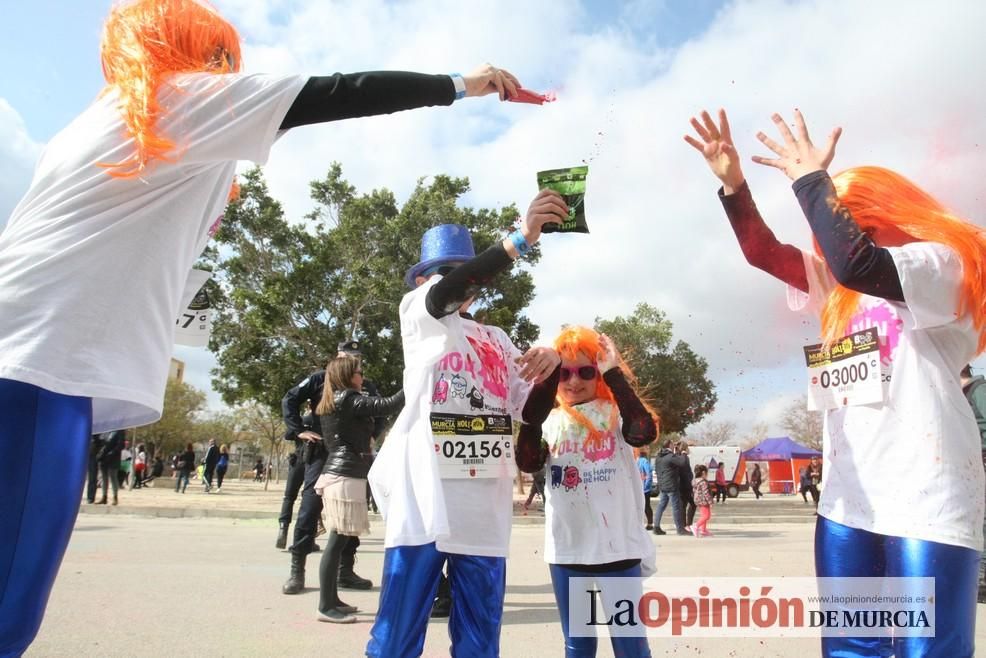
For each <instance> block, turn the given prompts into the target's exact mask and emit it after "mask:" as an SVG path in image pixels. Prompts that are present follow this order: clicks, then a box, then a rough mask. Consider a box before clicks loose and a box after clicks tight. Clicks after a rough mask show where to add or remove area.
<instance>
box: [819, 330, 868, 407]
mask: <svg viewBox="0 0 986 658" xmlns="http://www.w3.org/2000/svg"><path fill="white" fill-rule="evenodd" d="M804 351H805V363H806V364H807V366H808V409H809V410H811V411H822V410H826V409H838V408H839V407H846V406H853V405H863V404H875V403H880V402H883V384H882V383H881V378H880V337H879V335H878V334H877V330H876V328H875V327H872V328H870V329H864V330H863V331H858V332H856V333H854V334H850V335H849V336H845V337H844V338H841V339H839V340H838V341H837V342H836V343H835V344H834V345H832V346H831V347H830V348H829V349H824V348H823V346H822V345H821V344H818V345H809V346H807V347H805V348H804Z"/></svg>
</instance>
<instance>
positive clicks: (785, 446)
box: [743, 436, 822, 462]
mask: <svg viewBox="0 0 986 658" xmlns="http://www.w3.org/2000/svg"><path fill="white" fill-rule="evenodd" d="M821 456H822V453H821V452H819V451H818V450H815V449H813V448H809V447H807V446H803V445H801V444H800V443H797V442H796V441H792V440H791V437H788V436H779V437H776V438H773V439H764V440H763V441H761V442H760V443H758V444H757V445H755V446H753V447H752V448H750V449H749V450H746V451H745V452H743V457H744V458H745V459H746V460H747V461H754V462H778V461H784V462H786V461H790V460H792V459H807V458H809V457H821Z"/></svg>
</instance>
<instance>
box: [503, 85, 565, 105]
mask: <svg viewBox="0 0 986 658" xmlns="http://www.w3.org/2000/svg"><path fill="white" fill-rule="evenodd" d="M507 100H508V101H510V102H511V103H532V104H534V105H544V104H545V103H552V102H554V101H556V100H558V99H557V97H556V96H555V94H554V92H550V91H549V92H548V93H546V94H539V93H537V92H536V91H531V90H530V89H524V88H523V87H518V88H517V93H516V94H515V95H513V96H508V97H507Z"/></svg>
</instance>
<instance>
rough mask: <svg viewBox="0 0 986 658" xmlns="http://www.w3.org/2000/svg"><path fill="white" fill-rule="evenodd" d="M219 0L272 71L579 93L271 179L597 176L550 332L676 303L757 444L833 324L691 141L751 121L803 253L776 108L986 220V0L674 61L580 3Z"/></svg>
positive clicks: (829, 0) (494, 201) (555, 275)
mask: <svg viewBox="0 0 986 658" xmlns="http://www.w3.org/2000/svg"><path fill="white" fill-rule="evenodd" d="M216 2H217V5H218V6H219V7H220V9H221V10H223V11H224V13H225V14H226V15H227V16H228V17H229V18H231V19H232V20H233V21H234V22H235V23H236V24H237V25H239V26H240V27H241V29H242V31H243V33H244V35H245V37H246V41H247V47H246V49H245V61H246V64H247V67H248V68H249V69H250V70H259V71H269V72H290V71H302V72H305V73H309V74H329V73H333V72H335V71H357V70H367V69H381V68H393V69H407V70H423V71H433V72H443V71H455V70H458V71H464V70H468V69H469V68H471V67H472V66H474V65H477V64H479V63H481V62H486V61H489V62H492V63H494V64H496V65H498V66H503V67H506V68H509V69H510V70H512V71H513V72H514V73H516V74H517V75H518V76H519V77H520V78H521V80H523V81H524V82H525V84H527V85H528V86H530V87H532V88H535V89H539V90H547V89H553V90H556V91H557V92H558V95H559V101H558V102H557V103H554V104H552V105H546V106H544V107H534V106H527V105H515V104H512V103H504V104H498V103H496V101H495V100H494V99H491V98H485V99H469V100H467V101H464V102H462V103H456V104H455V105H454V106H453V107H452V108H435V109H431V110H419V111H415V112H405V113H401V114H397V115H394V116H389V117H379V118H373V119H363V120H358V121H346V122H340V123H337V124H330V125H324V126H314V127H308V128H302V129H298V130H294V131H291V132H290V133H289V134H288V135H286V136H285V137H284V138H283V139H282V140H281V141H280V142H279V143H278V144H277V146H275V148H274V151H273V153H272V157H271V159H270V162H269V164H268V166H267V167H266V170H265V171H266V175H267V177H268V182H269V184H270V188H271V191H272V193H273V194H274V195H275V196H276V197H277V198H279V199H281V200H282V201H283V203H284V207H285V209H286V211H287V212H288V214H289V216H291V217H294V218H298V219H300V218H301V217H302V215H303V214H304V213H305V212H306V211H307V210H308V209H309V207H310V203H309V201H308V182H309V181H310V180H312V179H315V178H318V177H320V176H322V175H323V174H324V173H325V171H326V170H327V167H328V165H329V163H330V162H331V161H333V160H338V161H340V162H341V163H342V164H343V167H344V172H345V175H346V176H347V178H348V179H349V180H350V181H351V182H352V183H353V184H355V185H356V186H357V188H358V189H359V190H361V191H368V190H369V189H371V188H373V187H388V188H390V189H392V190H393V191H394V192H395V193H396V194H397V195H398V198H399V199H403V198H406V196H407V194H408V193H409V192H410V191H411V189H412V188H413V186H414V183H415V181H416V179H417V178H418V177H419V176H424V175H431V174H435V173H448V174H451V175H455V176H468V177H469V178H470V180H471V182H472V185H473V190H472V192H471V193H470V194H469V195H468V198H467V199H466V202H467V203H469V204H471V205H476V206H503V205H506V204H509V203H516V204H517V205H518V207H520V208H525V207H526V205H527V203H528V201H529V199H530V198H531V197H532V196H533V195H534V193H535V192H536V189H535V182H534V174H535V172H536V171H537V170H539V169H542V168H552V167H560V166H569V165H574V164H578V163H580V162H582V161H583V160H585V161H587V162H588V163H589V166H590V174H589V183H588V185H589V198H588V199H587V201H586V205H587V208H588V220H589V225H590V229H591V230H592V231H593V232H592V234H591V235H590V236H557V235H555V236H547V237H546V238H545V241H544V249H543V253H544V257H543V259H542V262H541V263H540V264H539V265H538V266H537V267H536V268H535V270H534V275H535V278H536V281H537V286H538V297H537V299H536V300H535V302H534V304H533V305H532V307H531V309H530V315H531V317H532V319H533V320H534V321H535V322H537V323H538V324H540V326H541V327H542V329H543V336H542V338H543V339H545V340H547V339H550V338H551V337H552V335H553V333H554V332H555V331H556V330H557V328H558V326H559V325H560V324H561V323H563V322H582V323H590V322H592V320H593V319H594V318H595V317H596V316H607V317H609V316H613V315H616V314H627V313H630V312H631V311H632V309H633V306H634V305H635V304H636V303H637V302H639V301H647V302H649V303H652V304H654V305H656V306H658V307H659V308H662V309H663V310H665V311H666V312H667V313H668V317H669V318H670V319H671V320H672V321H673V322H674V324H675V333H676V337H677V338H681V339H684V340H686V341H688V342H689V343H690V344H691V345H692V347H693V348H695V349H696V351H698V352H699V353H700V354H702V355H704V356H705V357H706V358H707V359H708V360H709V363H710V374H711V375H712V377H713V378H714V380H715V381H716V383H717V385H718V387H719V398H720V405H719V409H718V410H717V413H716V416H715V417H716V418H718V419H723V420H725V419H734V420H736V421H737V422H738V423H739V426H740V431H741V432H742V431H745V430H746V429H747V428H748V426H750V425H752V424H753V422H755V421H756V420H767V421H768V422H770V423H772V424H773V426H772V428H771V430H772V432H774V433H777V432H778V431H779V426H777V425H776V422H777V412H776V409H777V408H778V405H779V404H780V403H779V402H777V401H778V400H789V399H792V398H793V397H796V396H797V395H798V394H799V393H800V390H801V384H800V379H799V373H800V370H799V365H798V364H799V360H800V354H801V346H802V345H804V344H806V343H808V342H811V341H813V340H814V339H815V337H816V335H817V333H816V332H817V322H816V321H815V320H814V319H812V318H804V317H800V316H796V315H794V314H791V313H789V312H788V311H787V308H786V305H785V302H784V288H783V286H782V285H781V284H779V283H778V282H776V281H773V280H771V279H770V278H769V277H768V276H766V275H764V274H762V273H761V272H758V271H755V270H753V269H752V268H750V267H749V266H747V265H746V263H745V262H744V260H743V258H742V256H741V255H740V253H739V250H738V248H737V246H736V244H735V240H734V238H733V236H732V233H731V231H730V229H729V226H728V223H727V221H726V219H725V217H724V216H723V213H722V210H721V207H720V204H719V202H718V200H717V199H716V196H715V190H716V187H717V185H716V181H715V180H714V179H713V177H712V176H711V174H709V172H708V171H707V170H706V167H705V165H704V163H703V162H702V161H701V159H700V158H699V157H698V156H697V154H696V153H694V152H693V151H692V150H691V148H690V147H688V146H687V145H686V144H685V143H684V142H683V141H682V139H681V136H682V135H683V134H684V133H686V132H688V130H689V127H688V118H689V117H690V116H691V115H692V114H694V113H696V112H697V111H699V110H701V109H702V108H709V109H713V110H714V109H716V108H717V107H719V106H723V107H726V108H727V109H728V110H729V112H730V118H731V121H732V125H733V131H734V135H735V137H736V138H737V146H738V148H739V150H740V152H741V154H742V155H743V156H744V158H746V160H745V162H746V163H747V164H745V169H746V173H747V175H748V178H749V181H750V184H751V187H752V189H753V190H754V194H755V196H756V198H757V201H758V205H759V206H760V209H761V211H762V212H763V214H764V216H765V218H766V219H767V221H768V223H769V224H770V226H771V227H772V228H773V229H774V231H775V232H776V233H777V235H778V237H779V238H780V239H782V240H785V241H789V242H792V243H794V244H797V245H800V246H807V245H808V244H809V234H808V231H807V228H806V226H805V222H804V219H803V216H802V214H801V211H800V209H799V208H798V205H797V203H796V202H795V199H794V197H793V195H792V193H791V191H790V186H789V182H788V181H787V180H786V179H784V178H783V176H782V175H780V174H779V173H778V172H776V171H774V170H767V169H765V168H763V167H759V166H757V165H754V164H752V163H750V162H749V156H751V155H753V154H764V153H765V149H764V148H763V147H762V146H761V145H760V144H759V142H757V141H756V139H755V138H754V134H755V132H756V131H757V130H764V131H767V132H770V130H771V128H772V126H771V124H770V120H769V117H770V114H771V113H772V112H774V111H779V112H782V113H784V114H785V115H788V116H789V115H790V112H791V109H792V108H794V107H799V108H801V109H802V110H803V111H804V112H805V115H806V117H807V120H808V122H809V127H810V128H811V130H812V132H813V134H814V135H815V136H816V138H821V137H822V136H824V135H825V134H826V133H827V132H828V130H829V129H830V128H831V127H833V126H835V125H841V126H843V127H844V129H845V134H844V136H843V138H842V142H841V145H840V148H839V152H838V155H837V157H836V160H835V162H834V163H833V169H839V168H843V167H848V166H852V165H856V164H881V165H884V166H888V167H891V168H893V169H896V170H898V171H900V172H902V173H904V174H906V175H908V176H910V177H911V178H913V179H914V180H916V181H918V182H919V183H920V184H922V185H923V186H925V187H927V188H928V189H929V190H930V191H931V192H933V193H934V194H936V195H937V196H939V197H940V198H941V199H942V200H944V201H945V202H946V203H947V204H949V205H951V206H952V207H953V208H955V209H956V210H957V211H958V212H960V213H961V214H964V215H965V216H966V217H968V218H970V219H972V220H973V221H977V222H982V221H983V216H982V197H981V192H980V190H981V188H982V186H981V181H982V180H983V179H984V176H986V159H984V158H983V155H982V148H983V145H984V143H986V123H984V122H983V121H982V118H981V117H982V116H984V114H986V88H984V87H983V85H981V84H978V82H979V81H978V79H977V78H976V77H975V75H974V72H975V70H977V68H976V65H975V64H974V63H975V62H977V61H978V62H982V61H986V41H984V40H983V39H982V38H981V35H980V30H979V27H980V26H981V25H983V24H984V22H986V5H984V4H983V3H979V2H974V1H971V0H970V1H964V2H963V1H959V2H954V3H944V4H941V3H939V4H938V5H934V4H929V3H927V2H922V1H916V0H909V1H894V0H879V1H874V2H867V3H860V2H854V1H852V0H815V1H806V2H800V3H791V2H787V1H784V0H744V1H741V2H735V3H733V4H731V5H729V6H727V7H726V8H724V9H723V10H721V11H720V12H719V13H718V14H717V15H716V17H715V20H714V21H713V22H712V24H711V25H709V27H708V29H707V30H706V31H705V32H704V33H701V34H698V35H697V36H695V37H694V38H691V39H690V40H689V41H687V42H686V43H684V44H681V45H680V46H677V47H675V48H671V47H669V45H668V44H662V43H654V42H653V40H641V39H640V38H639V35H638V36H637V37H635V36H634V35H633V34H631V31H630V30H629V29H628V23H631V25H630V27H633V25H632V23H634V22H636V23H642V22H646V17H642V15H641V13H640V12H641V11H644V10H645V9H646V7H647V4H646V3H641V2H634V3H633V4H632V5H628V7H627V8H626V9H625V11H624V12H623V13H622V15H621V18H620V19H618V20H616V21H612V22H610V23H609V24H608V25H603V24H595V23H592V22H591V20H590V19H589V12H587V11H586V10H585V8H584V6H583V5H582V4H580V3H578V2H575V1H574V0H568V1H566V2H551V3H533V2H521V1H519V0H514V1H509V2H493V1H492V0H487V1H485V2H476V3H458V2H453V1H452V0H440V1H429V2H401V3H387V2H383V1H381V0H366V1H363V0H359V1H357V0H341V1H334V2H323V1H322V0H291V1H290V2H289V1H288V0H278V1H277V2H271V1H270V0H216ZM669 6H670V5H669V3H660V5H659V6H657V7H656V8H655V9H654V11H655V12H656V14H662V13H663V12H667V11H669V9H668V7H669ZM654 20H659V18H655V19H654ZM0 125H2V124H0ZM203 368H204V369H207V368H205V367H203ZM191 370H192V368H191V362H190V367H189V371H190V372H189V378H190V381H191V380H192V377H193V375H192V373H191ZM202 380H203V381H207V380H208V375H207V374H204V375H203V377H202ZM211 400H213V401H215V398H211ZM772 409H773V410H774V411H771V410H772Z"/></svg>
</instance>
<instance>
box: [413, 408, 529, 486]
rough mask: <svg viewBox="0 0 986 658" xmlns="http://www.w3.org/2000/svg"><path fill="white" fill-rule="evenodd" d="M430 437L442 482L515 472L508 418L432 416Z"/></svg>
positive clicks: (494, 416)
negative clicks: (432, 437)
mask: <svg viewBox="0 0 986 658" xmlns="http://www.w3.org/2000/svg"><path fill="white" fill-rule="evenodd" d="M431 433H432V435H433V436H434V437H435V456H436V457H437V458H438V472H439V475H441V477H443V478H498V477H503V476H504V475H510V476H512V475H513V474H514V472H515V465H514V451H513V423H512V422H511V419H510V416H508V415H499V414H483V415H477V416H471V415H465V414H443V413H433V414H431Z"/></svg>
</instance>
